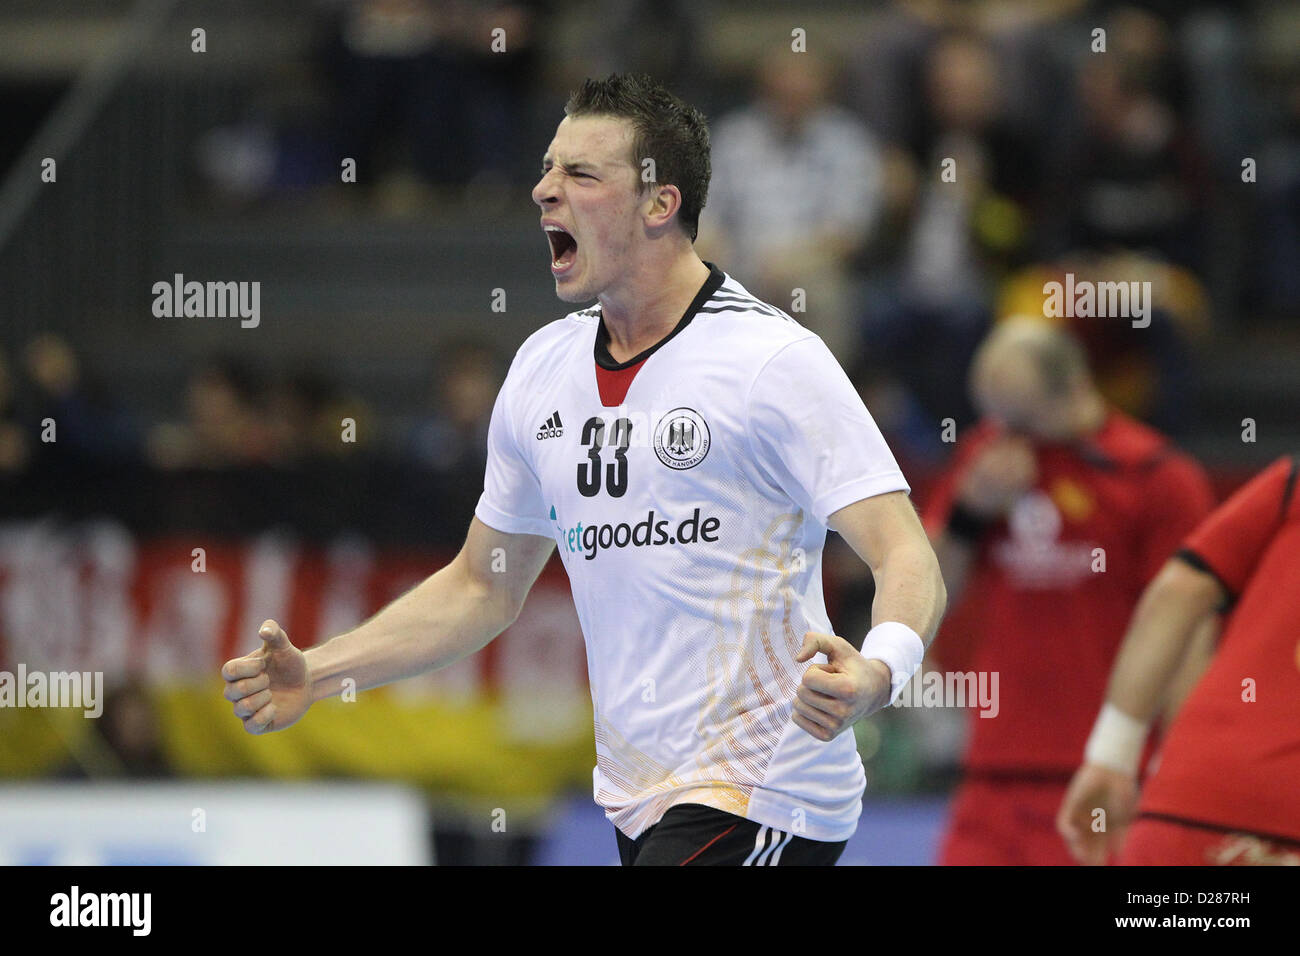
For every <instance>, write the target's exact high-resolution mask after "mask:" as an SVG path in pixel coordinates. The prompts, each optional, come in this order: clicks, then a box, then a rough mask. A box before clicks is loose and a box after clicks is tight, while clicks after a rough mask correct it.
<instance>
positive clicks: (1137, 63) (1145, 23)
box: [1051, 7, 1212, 272]
mask: <svg viewBox="0 0 1300 956" xmlns="http://www.w3.org/2000/svg"><path fill="white" fill-rule="evenodd" d="M1106 37H1107V44H1108V45H1107V51H1106V53H1105V54H1104V55H1103V54H1094V55H1092V56H1089V57H1088V58H1086V59H1084V60H1083V61H1082V64H1081V69H1080V71H1079V75H1078V81H1077V82H1078V115H1079V121H1078V122H1077V124H1075V126H1074V128H1073V130H1072V133H1071V135H1069V136H1066V137H1064V138H1063V139H1062V140H1061V144H1060V147H1059V155H1057V156H1056V157H1054V159H1053V162H1052V164H1051V166H1052V169H1054V170H1055V171H1056V172H1057V174H1058V178H1057V180H1056V182H1055V184H1054V196H1053V200H1054V201H1053V208H1060V209H1062V210H1064V215H1065V219H1064V222H1063V223H1058V224H1057V229H1058V232H1059V235H1060V236H1061V241H1063V242H1065V243H1068V244H1070V245H1083V246H1089V247H1092V248H1102V249H1104V248H1107V247H1111V246H1125V247H1129V248H1137V249H1151V250H1154V251H1156V252H1158V253H1159V254H1160V255H1161V256H1162V257H1164V258H1167V259H1169V260H1171V261H1173V262H1176V263H1179V264H1180V265H1184V266H1187V267H1190V268H1192V269H1194V270H1196V271H1198V272H1203V271H1204V269H1205V266H1206V260H1205V255H1206V251H1207V250H1206V249H1205V246H1204V244H1203V236H1202V234H1201V227H1202V214H1201V210H1202V209H1203V208H1204V205H1205V203H1206V201H1207V197H1208V194H1209V189H1210V187H1211V185H1212V179H1211V177H1210V176H1209V175H1208V167H1207V164H1206V161H1205V157H1204V155H1203V154H1202V152H1201V150H1200V148H1199V147H1198V146H1197V144H1196V140H1195V137H1194V136H1193V135H1192V133H1191V131H1190V130H1189V129H1188V127H1187V124H1186V122H1185V121H1184V119H1183V117H1182V116H1180V115H1179V113H1178V111H1177V109H1176V105H1175V100H1176V99H1177V91H1178V90H1179V83H1178V78H1177V73H1176V70H1175V69H1174V64H1173V63H1172V62H1171V55H1170V43H1171V41H1170V37H1169V30H1168V27H1167V26H1166V25H1165V23H1164V22H1163V21H1161V20H1159V19H1158V18H1156V17H1155V16H1153V15H1151V14H1149V13H1146V12H1144V11H1141V10H1138V9H1136V8H1133V7H1123V8H1120V9H1118V10H1116V11H1115V12H1114V13H1112V14H1111V15H1110V17H1108V19H1107V22H1106Z"/></svg>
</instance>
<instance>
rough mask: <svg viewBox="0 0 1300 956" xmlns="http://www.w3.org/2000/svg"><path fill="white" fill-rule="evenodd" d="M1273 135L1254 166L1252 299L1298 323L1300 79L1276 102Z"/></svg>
mask: <svg viewBox="0 0 1300 956" xmlns="http://www.w3.org/2000/svg"><path fill="white" fill-rule="evenodd" d="M1280 101H1281V102H1280V104H1279V105H1280V111H1279V112H1280V115H1279V117H1278V120H1279V122H1278V124H1277V126H1278V128H1277V132H1276V133H1275V134H1274V135H1273V137H1272V138H1271V139H1269V140H1268V142H1267V143H1265V144H1264V148H1263V150H1262V151H1261V154H1260V158H1259V164H1258V171H1257V174H1256V175H1257V177H1258V183H1259V185H1258V186H1257V187H1255V186H1249V187H1247V188H1257V189H1259V191H1260V194H1261V195H1260V216H1259V229H1258V233H1259V235H1260V236H1262V237H1264V241H1263V243H1262V244H1261V248H1260V250H1259V256H1258V259H1257V260H1256V261H1257V263H1258V267H1257V268H1258V271H1257V275H1258V280H1259V281H1258V286H1259V290H1260V294H1259V295H1258V296H1254V297H1253V298H1255V299H1256V301H1257V302H1258V303H1259V304H1260V305H1261V306H1262V307H1263V308H1264V310H1265V311H1266V312H1267V313H1268V314H1269V315H1271V316H1273V317H1276V318H1285V319H1296V318H1300V267H1298V264H1300V74H1298V75H1295V76H1292V77H1291V78H1290V79H1289V82H1288V83H1287V84H1286V85H1285V88H1284V91H1283V95H1282V96H1281V97H1280Z"/></svg>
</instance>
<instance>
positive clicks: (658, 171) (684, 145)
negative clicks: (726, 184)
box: [564, 73, 713, 242]
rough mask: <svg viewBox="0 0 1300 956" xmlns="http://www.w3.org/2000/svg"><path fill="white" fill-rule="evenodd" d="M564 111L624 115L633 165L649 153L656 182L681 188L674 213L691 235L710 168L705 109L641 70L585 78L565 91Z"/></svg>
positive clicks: (705, 194) (694, 233) (697, 225)
mask: <svg viewBox="0 0 1300 956" xmlns="http://www.w3.org/2000/svg"><path fill="white" fill-rule="evenodd" d="M564 113H565V115H566V116H613V117H617V118H619V119H625V120H629V121H630V122H631V123H632V165H633V166H634V167H638V168H639V167H640V165H641V161H642V160H643V159H645V158H647V157H649V158H653V159H654V164H655V182H656V183H659V184H664V185H672V186H676V187H677V188H678V190H679V191H680V192H681V194H682V205H681V209H680V210H679V211H678V218H679V220H680V221H681V226H682V229H683V230H684V231H685V232H686V234H687V235H688V236H690V237H691V241H692V242H694V241H695V237H696V236H697V235H698V234H699V231H700V212H701V210H703V209H704V202H705V199H706V198H707V197H708V194H709V178H710V177H711V176H712V173H713V171H712V167H711V165H710V162H709V126H708V123H707V122H706V121H705V119H704V114H702V113H701V112H700V111H699V110H697V109H695V107H693V106H690V105H688V104H687V103H685V102H683V101H682V100H681V99H679V98H678V97H676V96H674V95H673V94H672V93H670V92H669V91H668V90H667V89H665V88H664V87H663V86H661V85H660V84H659V83H658V82H656V81H655V80H654V79H653V78H651V77H649V76H647V75H645V74H643V73H640V74H618V73H611V74H610V75H609V76H608V77H606V78H605V79H603V80H594V79H587V80H586V81H584V82H583V84H582V86H581V87H579V88H578V89H577V90H575V91H574V92H573V93H572V94H571V95H570V96H569V101H568V103H566V104H565V106H564Z"/></svg>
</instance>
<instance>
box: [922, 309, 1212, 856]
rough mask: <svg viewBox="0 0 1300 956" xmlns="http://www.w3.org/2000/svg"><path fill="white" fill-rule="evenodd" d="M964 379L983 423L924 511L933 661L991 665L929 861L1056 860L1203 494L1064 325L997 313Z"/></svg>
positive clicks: (978, 667) (1203, 482)
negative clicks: (1102, 709) (1138, 609)
mask: <svg viewBox="0 0 1300 956" xmlns="http://www.w3.org/2000/svg"><path fill="white" fill-rule="evenodd" d="M971 388H972V391H973V392H974V396H975V399H976V402H977V404H978V407H979V409H980V412H981V415H982V418H981V420H980V422H979V423H978V424H977V425H976V426H975V427H974V428H973V429H971V430H970V431H969V432H968V433H966V434H964V435H963V436H961V437H960V438H959V440H958V443H957V446H956V450H955V454H954V456H953V460H952V463H951V464H950V465H949V467H948V468H947V469H946V470H945V472H944V474H943V475H942V476H941V478H940V480H939V482H938V484H937V486H936V488H935V490H934V491H933V492H932V493H931V495H930V497H929V500H928V501H927V503H926V507H925V510H924V520H925V525H926V528H927V530H928V531H929V532H930V535H931V538H932V540H933V541H934V544H935V553H936V554H937V555H938V557H939V562H940V566H941V567H942V569H943V574H944V580H945V582H946V584H947V586H948V594H949V598H950V602H951V604H950V606H951V607H952V608H953V613H951V614H950V615H949V618H948V620H947V621H945V624H944V628H943V631H942V633H941V634H940V635H939V637H938V639H937V640H936V641H935V645H934V654H935V655H938V657H939V658H941V659H942V661H943V664H944V666H945V667H946V668H947V670H948V672H950V673H951V672H954V671H956V672H965V671H967V670H973V671H975V672H976V673H977V674H981V675H986V676H987V678H988V680H989V681H991V680H992V675H994V674H996V675H997V679H998V690H997V691H995V693H996V695H997V699H996V701H995V703H996V705H997V712H996V714H995V718H996V719H983V718H984V717H985V716H986V715H985V714H982V713H980V712H979V711H977V710H976V709H974V708H972V709H970V711H969V713H970V719H969V725H970V729H971V735H970V741H969V746H968V749H967V752H966V756H965V760H964V766H965V771H966V776H965V779H964V781H963V783H962V785H961V787H960V788H959V790H958V791H957V794H956V796H955V798H954V802H953V805H952V810H951V819H950V822H949V827H948V831H947V834H946V836H945V838H944V841H943V845H942V849H941V852H940V862H941V863H944V864H949V865H953V864H956V865H972V864H973V865H1069V864H1070V863H1071V858H1070V855H1069V854H1068V852H1067V851H1066V847H1065V844H1064V842H1063V841H1062V839H1061V838H1060V836H1059V835H1058V834H1057V831H1056V827H1055V815H1056V810H1057V808H1058V807H1059V806H1060V803H1061V800H1062V799H1063V798H1064V796H1065V787H1066V785H1067V783H1068V782H1069V779H1070V776H1071V774H1072V773H1073V771H1074V768H1075V767H1076V766H1078V764H1079V762H1080V761H1081V759H1082V756H1083V747H1084V742H1085V740H1086V738H1087V736H1088V732H1089V730H1090V729H1091V727H1092V719H1093V717H1094V716H1095V714H1096V712H1097V710H1098V708H1099V706H1100V704H1101V701H1102V698H1103V695H1104V692H1105V687H1106V680H1107V677H1108V676H1109V673H1110V665H1111V661H1112V659H1113V657H1114V655H1115V652H1116V651H1117V649H1118V647H1119V643H1120V641H1121V639H1122V638H1123V635H1124V631H1125V628H1126V626H1127V624H1128V619H1129V616H1130V615H1131V614H1132V611H1133V607H1134V605H1135V604H1136V602H1137V600H1138V597H1139V596H1140V595H1141V593H1142V590H1143V588H1144V587H1145V585H1146V583H1147V581H1149V580H1150V579H1151V578H1152V577H1153V576H1154V575H1155V574H1156V573H1157V572H1158V571H1159V570H1160V568H1161V567H1162V566H1163V565H1164V563H1165V561H1166V560H1167V559H1168V558H1169V557H1170V555H1172V554H1173V552H1174V551H1175V550H1176V549H1177V547H1178V545H1179V544H1180V542H1181V541H1182V539H1183V537H1184V535H1186V534H1187V532H1188V531H1190V530H1191V529H1192V528H1193V527H1195V526H1196V524H1197V523H1198V522H1199V521H1200V519H1201V518H1202V517H1203V516H1204V515H1205V514H1207V513H1208V511H1209V510H1210V508H1211V507H1212V505H1213V493H1212V491H1211V488H1210V484H1209V480H1208V478H1207V476H1206V475H1205V473H1204V471H1203V470H1202V469H1201V467H1200V466H1199V465H1198V464H1197V463H1196V462H1195V461H1194V460H1192V459H1191V458H1190V457H1188V456H1187V455H1185V454H1182V453H1181V452H1179V451H1178V450H1177V449H1176V448H1175V447H1173V446H1172V445H1171V444H1170V442H1169V441H1168V440H1167V439H1166V438H1165V437H1164V436H1163V435H1161V434H1159V433H1158V432H1156V431H1154V430H1153V429H1151V428H1148V427H1147V426H1145V425H1143V424H1141V423H1140V422H1138V421H1136V420H1134V419H1132V418H1130V417H1129V416H1127V415H1125V414H1123V413H1122V412H1120V411H1118V410H1116V409H1114V408H1113V407H1111V406H1109V405H1107V403H1106V401H1105V400H1104V399H1103V398H1102V396H1101V394H1100V392H1099V391H1098V390H1097V388H1096V385H1095V383H1094V382H1093V379H1092V376H1091V374H1090V372H1089V370H1088V366H1087V360H1086V355H1085V353H1084V350H1083V348H1082V347H1081V346H1080V344H1079V343H1078V341H1077V340H1076V339H1075V338H1074V337H1073V336H1071V335H1069V334H1068V333H1067V332H1065V331H1064V330H1062V329H1061V328H1057V327H1051V326H1047V325H1044V324H1043V323H1041V322H1033V321H1007V322H1004V323H1002V324H1001V325H999V326H998V327H997V328H996V329H994V331H993V332H992V333H991V334H990V335H989V337H988V339H987V340H986V341H985V342H984V343H983V344H982V345H981V346H980V349H979V352H978V353H977V354H976V357H975V362H974V365H973V367H972V370H971ZM972 611H973V612H974V613H972ZM963 655H965V658H966V659H963ZM933 657H934V655H932V658H933ZM958 661H960V662H961V665H959V666H956V667H954V664H955V663H957V662H958ZM932 663H933V661H932ZM990 686H991V684H990Z"/></svg>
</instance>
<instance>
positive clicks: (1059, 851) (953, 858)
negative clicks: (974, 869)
mask: <svg viewBox="0 0 1300 956" xmlns="http://www.w3.org/2000/svg"><path fill="white" fill-rule="evenodd" d="M1068 785H1069V780H1068V779H1067V778H1066V777H1064V776H1062V777H1061V779H1060V780H1055V779H1045V780H1033V779H1025V778H1015V777H1005V778H1002V777H992V776H984V775H980V774H974V775H972V776H970V777H968V778H967V779H966V780H965V781H963V782H962V784H961V786H959V787H958V788H957V793H956V795H955V796H954V798H953V802H952V809H951V810H950V811H949V819H948V829H947V832H946V833H945V834H944V837H943V839H942V841H941V842H940V844H939V859H938V863H939V865H940V866H1074V865H1075V861H1074V857H1072V856H1070V851H1069V850H1068V849H1066V846H1065V840H1064V839H1062V837H1061V835H1060V834H1059V833H1057V832H1056V812H1057V811H1058V810H1059V809H1060V808H1061V802H1062V801H1063V800H1064V799H1065V790H1066V787H1067V786H1068Z"/></svg>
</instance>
